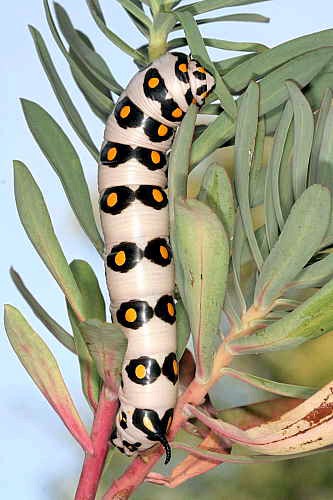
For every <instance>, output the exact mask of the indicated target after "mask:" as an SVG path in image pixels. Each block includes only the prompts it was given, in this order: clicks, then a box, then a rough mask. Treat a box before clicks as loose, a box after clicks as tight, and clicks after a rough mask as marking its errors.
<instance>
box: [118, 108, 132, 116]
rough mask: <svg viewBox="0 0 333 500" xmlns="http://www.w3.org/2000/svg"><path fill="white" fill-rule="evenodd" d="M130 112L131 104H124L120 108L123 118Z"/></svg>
mask: <svg viewBox="0 0 333 500" xmlns="http://www.w3.org/2000/svg"><path fill="white" fill-rule="evenodd" d="M130 112H131V108H130V106H123V107H122V108H121V110H120V116H121V118H127V117H128V115H129V114H130Z"/></svg>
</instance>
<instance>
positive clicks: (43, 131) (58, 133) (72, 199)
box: [22, 99, 104, 254]
mask: <svg viewBox="0 0 333 500" xmlns="http://www.w3.org/2000/svg"><path fill="white" fill-rule="evenodd" d="M22 107H23V111H24V115H25V119H26V121H27V124H28V126H29V128H30V130H31V133H32V135H33V136H34V138H35V140H36V142H37V144H38V145H39V147H40V148H41V150H42V152H43V153H44V155H45V156H46V158H47V159H48V161H49V162H50V164H51V166H52V167H53V169H54V171H55V172H56V174H57V175H58V177H59V179H60V181H61V183H62V185H63V188H64V191H65V193H66V196H67V199H68V201H69V203H70V205H71V207H72V209H73V212H74V213H75V215H76V217H77V219H78V221H79V223H80V225H81V227H82V229H83V230H84V231H85V233H86V234H87V236H88V238H89V239H90V241H91V242H92V244H93V245H94V246H95V248H96V249H97V251H98V252H99V253H100V254H102V253H103V249H104V243H103V240H102V239H101V236H100V234H99V231H98V229H97V226H96V222H95V218H94V214H93V210H92V205H91V200H90V195H89V190H88V186H87V183H86V180H85V178H84V173H83V169H82V165H81V162H80V158H79V156H78V154H77V153H76V151H75V149H74V147H73V145H72V143H71V142H70V140H69V139H68V137H67V136H66V134H65V133H64V132H63V130H62V129H61V128H60V126H59V125H58V123H57V122H56V121H55V120H54V119H53V118H52V117H51V116H50V115H49V113H47V111H45V110H44V109H43V108H42V107H41V106H39V105H38V104H36V103H34V102H32V101H28V100H26V99H22Z"/></svg>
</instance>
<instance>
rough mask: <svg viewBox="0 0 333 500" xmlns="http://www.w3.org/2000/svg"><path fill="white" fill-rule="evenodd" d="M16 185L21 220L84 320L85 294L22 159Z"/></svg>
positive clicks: (15, 174) (47, 265)
mask: <svg viewBox="0 0 333 500" xmlns="http://www.w3.org/2000/svg"><path fill="white" fill-rule="evenodd" d="M14 188H15V199H16V206H17V210H18V213H19V216H20V219H21V223H22V225H23V227H24V229H25V231H26V233H27V235H28V237H29V239H30V241H31V243H32V244H33V246H34V247H35V249H36V251H37V253H38V254H39V256H40V257H41V259H42V261H43V262H44V264H45V265H46V267H47V268H48V270H49V271H50V273H51V274H52V276H53V277H54V279H55V280H56V282H57V283H58V285H59V286H60V288H61V289H62V291H63V292H64V294H65V296H66V298H67V300H68V302H69V303H70V304H71V306H72V308H73V310H74V311H75V314H76V316H77V317H78V318H80V320H84V308H83V301H82V296H81V294H80V291H79V289H78V286H77V284H76V281H75V279H74V277H73V275H72V272H71V270H70V268H69V266H68V264H67V261H66V258H65V256H64V253H63V251H62V248H61V246H60V244H59V242H58V240H57V237H56V235H55V233H54V229H53V225H52V222H51V219H50V215H49V212H48V210H47V207H46V205H45V201H44V198H43V195H42V193H41V190H40V189H39V187H38V186H37V184H36V182H35V180H34V178H33V177H32V175H31V173H30V172H29V170H28V169H27V167H26V166H25V165H24V163H22V162H20V161H14Z"/></svg>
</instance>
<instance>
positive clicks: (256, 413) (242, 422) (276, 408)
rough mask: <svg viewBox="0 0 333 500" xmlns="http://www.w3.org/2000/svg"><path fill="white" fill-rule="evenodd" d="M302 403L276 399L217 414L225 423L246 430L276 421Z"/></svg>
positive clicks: (290, 399)
mask: <svg viewBox="0 0 333 500" xmlns="http://www.w3.org/2000/svg"><path fill="white" fill-rule="evenodd" d="M301 403H303V399H296V398H276V399H271V400H269V401H263V402H261V403H255V404H252V405H247V406H240V407H238V408H230V409H227V410H221V411H219V412H218V413H217V416H218V417H219V418H222V420H224V421H225V422H229V423H232V424H234V425H237V427H239V428H240V429H243V430H246V429H250V428H252V427H255V426H258V425H261V424H262V423H264V422H268V421H271V420H276V419H277V418H279V417H280V416H281V415H282V414H283V413H286V412H287V411H289V410H292V409H293V408H295V407H296V406H298V405H299V404H301Z"/></svg>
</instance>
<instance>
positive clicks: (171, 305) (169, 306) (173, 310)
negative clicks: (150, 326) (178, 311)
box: [167, 302, 175, 316]
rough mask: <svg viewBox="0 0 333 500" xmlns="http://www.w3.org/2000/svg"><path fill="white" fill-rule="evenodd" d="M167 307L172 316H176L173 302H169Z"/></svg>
mask: <svg viewBox="0 0 333 500" xmlns="http://www.w3.org/2000/svg"><path fill="white" fill-rule="evenodd" d="M167 309H168V313H169V314H170V316H174V314H175V308H174V307H173V304H171V302H168V305H167Z"/></svg>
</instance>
